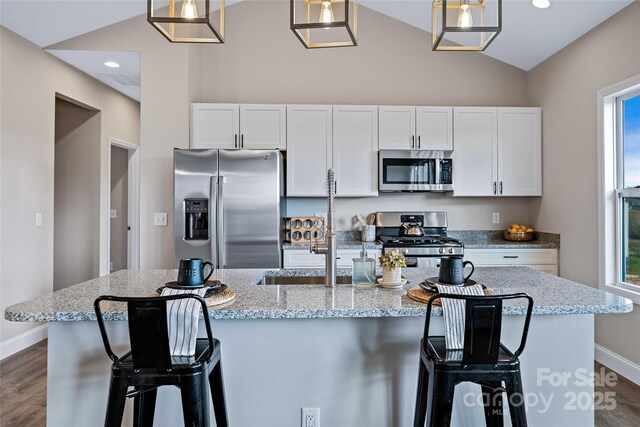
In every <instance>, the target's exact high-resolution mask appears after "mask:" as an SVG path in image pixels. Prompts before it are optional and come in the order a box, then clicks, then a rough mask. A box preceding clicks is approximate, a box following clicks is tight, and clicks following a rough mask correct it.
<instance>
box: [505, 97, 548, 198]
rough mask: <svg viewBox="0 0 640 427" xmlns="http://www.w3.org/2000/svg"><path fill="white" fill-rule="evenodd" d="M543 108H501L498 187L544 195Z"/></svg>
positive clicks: (508, 192)
mask: <svg viewBox="0 0 640 427" xmlns="http://www.w3.org/2000/svg"><path fill="white" fill-rule="evenodd" d="M541 130H542V119H541V110H540V108H498V191H499V194H500V195H502V196H542V136H541Z"/></svg>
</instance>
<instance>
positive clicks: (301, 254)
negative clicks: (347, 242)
mask: <svg viewBox="0 0 640 427" xmlns="http://www.w3.org/2000/svg"><path fill="white" fill-rule="evenodd" d="M337 252H338V253H337V256H338V258H339V259H338V260H337V265H338V268H352V267H353V259H354V258H359V257H360V249H338V251H337ZM283 253H284V256H283V267H284V268H324V258H325V257H324V255H321V254H314V253H309V251H308V250H303V249H289V250H287V249H285V250H283ZM367 255H368V257H369V258H373V259H375V260H377V259H378V257H379V256H380V255H381V251H380V250H379V249H376V250H367Z"/></svg>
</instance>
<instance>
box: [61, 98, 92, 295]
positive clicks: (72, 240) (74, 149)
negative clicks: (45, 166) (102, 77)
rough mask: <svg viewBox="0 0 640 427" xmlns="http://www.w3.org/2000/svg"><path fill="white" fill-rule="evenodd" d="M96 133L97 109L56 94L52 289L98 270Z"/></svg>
mask: <svg viewBox="0 0 640 427" xmlns="http://www.w3.org/2000/svg"><path fill="white" fill-rule="evenodd" d="M100 133H101V114H100V111H99V110H98V109H96V108H93V107H90V106H87V105H85V104H82V103H79V102H77V101H74V100H72V99H70V98H66V97H63V96H61V95H58V94H57V95H56V98H55V156H54V185H53V186H54V221H53V241H54V251H53V290H54V291H57V290H60V289H63V288H66V287H68V286H71V285H75V284H76V283H81V282H84V281H87V280H90V279H92V278H94V277H98V275H99V264H100V233H99V230H100V173H99V171H100Z"/></svg>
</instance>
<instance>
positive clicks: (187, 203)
mask: <svg viewBox="0 0 640 427" xmlns="http://www.w3.org/2000/svg"><path fill="white" fill-rule="evenodd" d="M184 240H209V199H185V200H184Z"/></svg>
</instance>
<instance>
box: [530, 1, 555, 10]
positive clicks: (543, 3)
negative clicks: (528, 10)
mask: <svg viewBox="0 0 640 427" xmlns="http://www.w3.org/2000/svg"><path fill="white" fill-rule="evenodd" d="M531 4H532V5H534V6H535V7H537V8H538V9H546V8H548V7H549V6H551V2H550V1H549V0H531Z"/></svg>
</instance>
